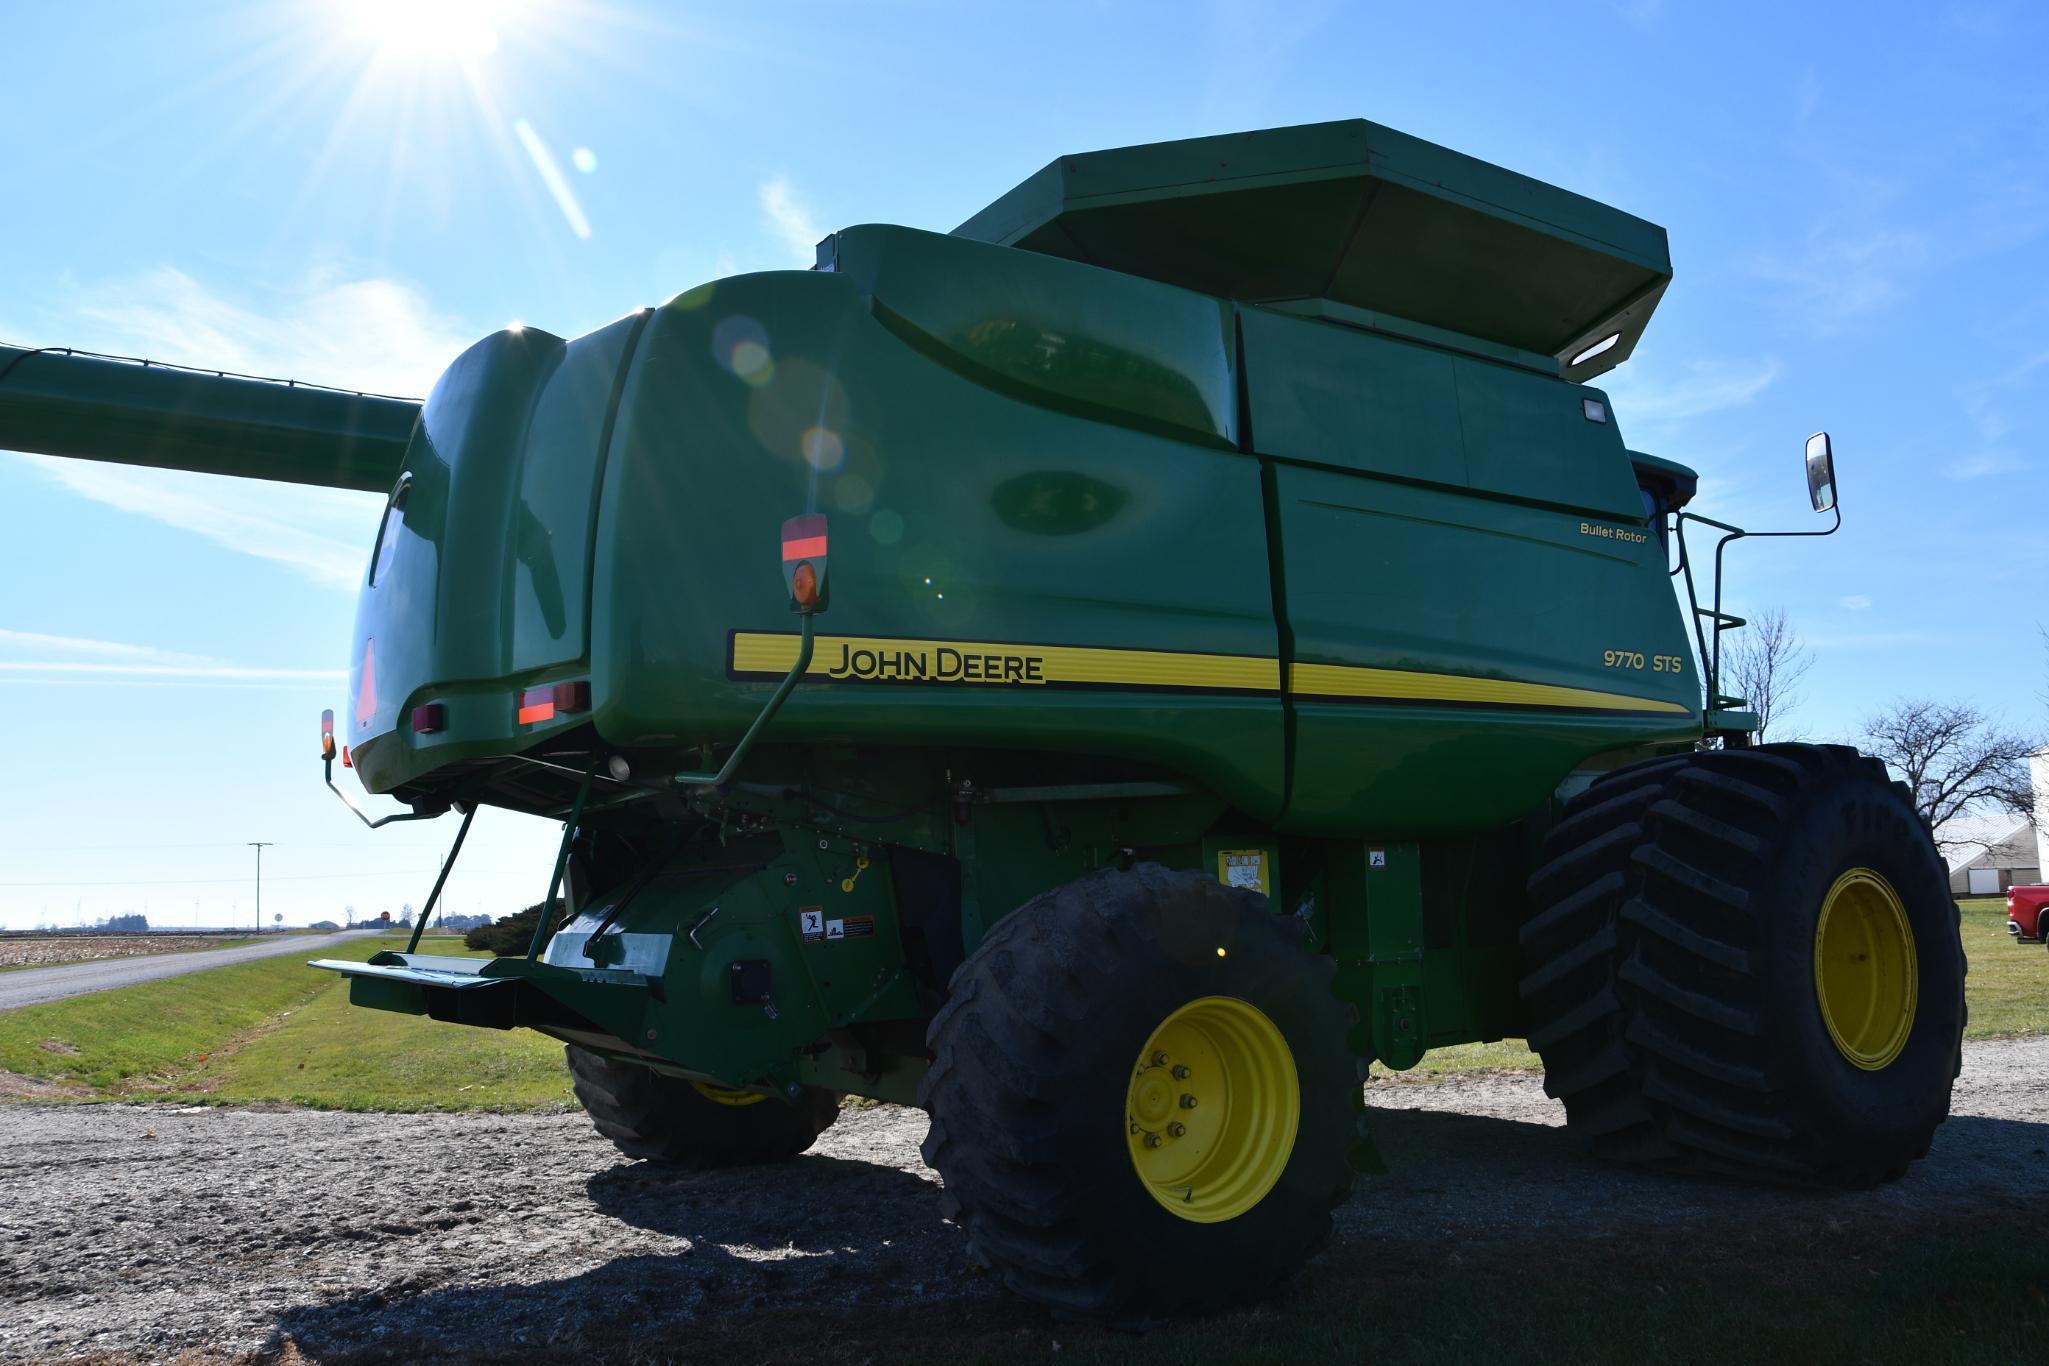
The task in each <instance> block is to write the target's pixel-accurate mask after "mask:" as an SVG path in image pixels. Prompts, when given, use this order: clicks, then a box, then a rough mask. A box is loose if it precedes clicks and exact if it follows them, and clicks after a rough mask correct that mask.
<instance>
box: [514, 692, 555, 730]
mask: <svg viewBox="0 0 2049 1366" xmlns="http://www.w3.org/2000/svg"><path fill="white" fill-rule="evenodd" d="M554 719H555V690H554V689H553V688H528V689H527V690H526V691H525V692H523V693H521V694H520V695H519V724H521V725H522V726H531V725H532V724H534V722H536V721H552V720H554Z"/></svg>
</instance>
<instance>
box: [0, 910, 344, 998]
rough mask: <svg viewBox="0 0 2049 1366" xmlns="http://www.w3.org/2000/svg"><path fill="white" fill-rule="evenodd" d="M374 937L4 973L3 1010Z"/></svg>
mask: <svg viewBox="0 0 2049 1366" xmlns="http://www.w3.org/2000/svg"><path fill="white" fill-rule="evenodd" d="M374 933H376V931H374V930H344V931H342V932H341V933H339V934H317V935H307V934H281V935H279V936H278V937H277V938H276V939H274V940H271V941H269V942H267V943H262V944H245V945H243V946H242V947H241V948H239V949H195V950H190V951H187V952H182V953H157V954H149V955H145V956H142V957H134V958H102V959H99V960H96V961H92V962H84V963H62V964H59V965H57V966H55V967H36V968H22V969H21V970H20V971H18V972H0V1010H12V1009H14V1008H15V1007H16V1006H33V1005H40V1004H42V1003H43V1002H44V1001H61V1000H63V999H64V998H65V997H67V996H83V995H84V994H85V993H86V992H89V991H105V990H107V989H108V988H109V987H126V986H133V985H134V984H135V983H137V982H153V981H156V980H157V979H158V978H160V977H183V976H184V975H185V974H186V973H188V972H204V971H206V970H207V969H208V968H225V967H229V966H231V965H233V964H235V963H247V962H250V961H251V960H253V959H257V958H275V957H277V956H278V955H279V954H284V953H304V954H305V955H307V956H308V957H313V956H315V955H317V954H318V953H319V952H320V951H321V950H322V949H331V948H334V947H335V946H336V945H338V944H346V943H348V942H349V941H350V940H352V939H360V938H361V937H362V936H364V935H366V934H374Z"/></svg>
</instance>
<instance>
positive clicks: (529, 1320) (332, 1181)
mask: <svg viewBox="0 0 2049 1366" xmlns="http://www.w3.org/2000/svg"><path fill="white" fill-rule="evenodd" d="M2045 1075H2049V1039H2027V1040H2013V1041H2003V1042H1989V1043H1981V1044H1974V1045H1971V1046H1969V1048H1968V1051H1967V1056H1966V1063H1965V1068H1964V1074H1963V1077H1962V1080H1961V1082H1960V1083H1959V1087H1958V1090H1957V1094H1956V1106H1955V1115H1954V1117H1953V1118H1952V1119H1951V1120H1950V1122H1949V1123H1948V1124H1947V1125H1945V1126H1944V1127H1943V1129H1942V1131H1941V1133H1940V1134H1939V1135H1938V1138H1937V1141H1936V1146H1935V1150H1934V1153H1933V1155H1932V1156H1931V1157H1930V1158H1929V1160H1927V1161H1926V1162H1923V1163H1921V1164H1919V1165H1918V1166H1917V1167H1916V1168H1915V1169H1914V1170H1913V1171H1912V1172H1911V1173H1910V1174H1909V1176H1908V1177H1907V1178H1906V1179H1905V1180H1903V1181H1901V1182H1899V1183H1897V1184H1895V1185H1893V1186H1890V1187H1886V1188H1884V1189H1881V1190H1878V1191H1874V1192H1864V1193H1843V1194H1804V1193H1788V1192H1785V1191H1780V1190H1770V1189H1758V1188H1752V1187H1743V1186H1734V1185H1727V1184H1722V1183H1717V1182H1707V1181H1686V1180H1678V1179H1674V1178H1669V1177H1661V1176H1656V1175H1648V1174H1641V1173H1635V1172H1631V1171H1626V1170H1618V1169H1615V1168H1611V1167H1609V1166H1607V1165H1605V1164H1600V1163H1596V1162H1594V1161H1592V1160H1591V1159H1589V1158H1586V1157H1584V1156H1582V1155H1581V1154H1580V1153H1579V1151H1578V1149H1577V1147H1576V1145H1575V1144H1573V1143H1572V1142H1571V1141H1569V1140H1568V1139H1567V1137H1566V1136H1565V1134H1564V1133H1563V1131H1562V1130H1561V1129H1560V1128H1559V1127H1558V1126H1559V1125H1560V1123H1561V1122H1562V1116H1561V1114H1560V1112H1559V1109H1558V1107H1557V1106H1556V1105H1555V1104H1554V1103H1553V1102H1551V1101H1549V1100H1548V1099H1546V1098H1545V1097H1544V1095H1543V1093H1542V1091H1541V1089H1540V1088H1539V1085H1538V1083H1537V1081H1536V1080H1535V1079H1534V1078H1532V1077H1529V1076H1505V1075H1483V1076H1476V1077H1469V1078H1466V1079H1463V1080H1456V1081H1452V1082H1447V1083H1445V1084H1443V1085H1437V1086H1419V1085H1401V1084H1385V1083H1382V1084H1377V1085H1375V1086H1374V1087H1373V1088H1372V1090H1371V1094H1370V1099H1371V1101H1372V1103H1373V1105H1374V1106H1375V1107H1376V1109H1377V1111H1378V1117H1377V1120H1376V1124H1377V1136H1378V1139H1379V1142H1380V1145H1381V1147H1382V1150H1383V1151H1384V1152H1385V1154H1386V1156H1387V1158H1388V1160H1389V1162H1390V1163H1391V1164H1392V1166H1393V1168H1394V1173H1393V1174H1392V1175H1390V1176H1386V1177H1369V1178H1362V1179H1361V1181H1360V1184H1359V1188H1358V1191H1357V1193H1356V1194H1355V1195H1354V1197H1353V1199H1352V1200H1351V1202H1350V1203H1349V1204H1348V1205H1347V1206H1346V1207H1345V1208H1344V1209H1343V1210H1342V1211H1341V1213H1340V1218H1339V1227H1338V1239H1337V1245H1336V1247H1335V1248H1334V1250H1333V1251H1332V1253H1330V1254H1327V1256H1326V1258H1325V1259H1324V1260H1323V1261H1321V1262H1319V1263H1316V1264H1312V1266H1311V1268H1310V1269H1309V1271H1308V1273H1307V1276H1306V1277H1305V1281H1306V1282H1309V1283H1311V1284H1312V1287H1313V1283H1314V1282H1315V1280H1316V1278H1318V1277H1319V1276H1331V1275H1338V1274H1351V1273H1349V1272H1340V1271H1334V1270H1333V1269H1332V1263H1333V1262H1334V1261H1335V1262H1338V1263H1343V1262H1344V1260H1345V1258H1346V1257H1347V1256H1352V1257H1354V1259H1356V1256H1357V1254H1358V1252H1359V1250H1360V1249H1362V1248H1364V1249H1372V1250H1374V1252H1375V1255H1379V1252H1380V1250H1381V1249H1383V1248H1393V1249H1398V1250H1399V1249H1416V1248H1421V1247H1424V1246H1426V1245H1427V1247H1429V1248H1430V1249H1433V1250H1432V1251H1430V1252H1429V1253H1428V1254H1427V1255H1429V1256H1431V1257H1434V1258H1435V1259H1436V1261H1437V1262H1440V1263H1441V1262H1442V1261H1443V1260H1444V1258H1445V1256H1446V1251H1447V1249H1457V1250H1458V1251H1453V1252H1451V1254H1450V1256H1451V1261H1452V1262H1453V1263H1456V1262H1458V1261H1459V1259H1460V1256H1461V1254H1463V1255H1466V1256H1482V1255H1484V1254H1485V1251H1486V1249H1488V1248H1489V1247H1493V1246H1500V1245H1504V1244H1509V1243H1515V1242H1519V1241H1530V1240H1532V1239H1540V1240H1542V1241H1543V1242H1544V1244H1545V1245H1546V1246H1547V1247H1550V1246H1559V1245H1564V1244H1566V1243H1569V1242H1570V1241H1571V1240H1574V1239H1581V1240H1584V1239H1600V1240H1609V1239H1614V1238H1616V1237H1618V1236H1621V1235H1627V1236H1628V1237H1630V1238H1632V1239H1637V1240H1641V1241H1643V1243H1644V1244H1645V1246H1646V1249H1647V1255H1652V1254H1651V1253H1650V1252H1649V1251H1648V1249H1651V1248H1654V1247H1656V1246H1657V1245H1660V1244H1673V1245H1675V1246H1682V1247H1684V1248H1686V1249H1688V1251H1687V1253H1686V1254H1685V1255H1688V1256H1694V1257H1698V1256H1701V1255H1706V1254H1705V1252H1704V1249H1705V1247H1706V1246H1708V1245H1711V1244H1712V1245H1717V1246H1719V1247H1721V1248H1724V1249H1727V1248H1728V1247H1730V1246H1731V1245H1732V1244H1734V1245H1739V1246H1740V1245H1743V1244H1744V1242H1745V1240H1756V1239H1761V1238H1764V1237H1765V1236H1766V1235H1767V1234H1769V1233H1770V1232H1771V1231H1773V1230H1779V1231H1781V1232H1783V1233H1785V1235H1786V1236H1788V1237H1791V1238H1794V1239H1797V1240H1808V1239H1810V1238H1811V1236H1812V1235H1813V1234H1814V1233H1815V1232H1816V1231H1819V1230H1823V1229H1834V1230H1837V1231H1840V1230H1842V1229H1844V1228H1846V1227H1848V1228H1863V1227H1867V1226H1870V1227H1878V1226H1880V1225H1883V1226H1885V1227H1888V1228H1892V1229H1895V1230H1897V1229H1901V1228H1905V1229H1907V1230H1908V1231H1909V1232H1910V1233H1911V1231H1912V1230H1913V1229H1915V1228H1918V1227H1920V1226H1922V1225H1923V1224H1924V1223H1925V1224H1927V1225H1928V1226H1930V1227H1933V1226H1934V1225H1936V1224H1939V1223H1946V1224H1948V1225H1954V1224H1955V1222H1956V1221H1957V1220H1959V1219H1962V1220H1966V1221H1968V1220H1970V1219H1972V1218H1973V1217H1976V1216H1978V1215H1984V1216H1986V1217H1992V1216H1997V1217H2000V1218H2006V1219H2009V1220H2010V1219H2011V1218H2013V1217H2014V1216H2015V1212H2016V1211H2017V1210H2018V1211H2021V1212H2022V1213H2023V1215H2024V1216H2025V1217H2027V1218H2031V1219H2038V1220H2039V1218H2041V1217H2043V1216H2044V1215H2049V1204H2045V1203H2043V1200H2044V1195H2045V1190H2044V1187H2043V1184H2042V1181H2041V1172H2042V1171H2043V1170H2044V1169H2045V1167H2049V1086H2045V1085H2044V1084H2043V1082H2042V1078H2043V1077H2044V1076H2045ZM924 1127H925V1125H924V1116H923V1115H922V1114H919V1113H917V1112H915V1111H909V1110H901V1109H895V1108H890V1107H883V1108H879V1109H872V1110H865V1111H849V1112H848V1113H847V1114H846V1115H844V1116H843V1117H842V1118H841V1120H840V1122H839V1123H838V1124H837V1125H836V1126H835V1127H834V1128H833V1129H832V1130H830V1131H829V1132H828V1133H827V1134H826V1135H825V1136H824V1138H823V1139H822V1140H821V1142H820V1144H819V1146H818V1149H817V1151H816V1152H815V1153H814V1154H813V1155H811V1156H807V1157H806V1158H803V1159H801V1160H800V1161H798V1162H796V1163H793V1164H790V1165H787V1166H783V1167H777V1168H769V1169H756V1170H754V1171H751V1172H736V1173H719V1174H711V1175H700V1176H687V1175H670V1174H666V1173H663V1172H661V1171H659V1170H656V1169H653V1168H649V1167H645V1166H642V1165H640V1164H637V1163H630V1162H626V1161H623V1160H621V1159H620V1158H619V1157H618V1156H617V1154H616V1153H615V1152H614V1151H613V1150H612V1149H611V1148H610V1147H609V1146H608V1145H607V1144H605V1143H604V1142H603V1141H602V1140H600V1139H599V1138H597V1137H596V1135H595V1134H593V1133H592V1132H591V1130H590V1128H589V1126H588V1124H587V1123H586V1122H585V1120H584V1119H583V1117H582V1116H580V1115H565V1116H493V1115H412V1116H384V1115H350V1114H333V1113H318V1112H313V1111H298V1110H277V1109H273V1110H267V1111H259V1110H217V1109H170V1108H167V1107H143V1106H97V1105H95V1106H47V1105H37V1104H32V1103H19V1102H17V1103H13V1104H0V1170H5V1171H6V1173H7V1177H6V1199H5V1200H4V1201H0V1359H9V1360H12V1359H32V1360H44V1359H52V1358H57V1359H62V1358H65V1357H87V1358H90V1359H92V1360H96V1361H106V1360H122V1359H127V1358H129V1357H131V1356H132V1357H135V1358H140V1359H145V1360H161V1359H167V1358H172V1357H177V1356H179V1355H180V1354H181V1353H186V1352H196V1353H199V1354H200V1355H199V1357H198V1358H197V1359H200V1360H214V1359H219V1358H234V1357H236V1356H238V1355H241V1354H246V1353H258V1354H261V1355H262V1356H263V1357H265V1358H268V1359H276V1358H277V1357H279V1356H282V1357H284V1358H285V1359H288V1360H319V1361H334V1360H377V1359H403V1360H466V1359H474V1358H486V1359H504V1358H508V1357H511V1358H520V1357H533V1358H536V1359H539V1358H542V1357H548V1356H553V1355H555V1354H558V1353H598V1354H606V1355H611V1354H616V1353H620V1352H622V1350H623V1351H625V1353H626V1354H627V1355H629V1356H630V1357H632V1358H633V1359H640V1360H662V1359H671V1358H682V1359H700V1358H701V1357H705V1356H711V1357H719V1358H722V1359H725V1360H752V1359H763V1358H765V1357H770V1356H774V1355H775V1354H774V1352H773V1351H771V1350H770V1348H768V1347H767V1346H762V1347H760V1348H759V1350H758V1351H753V1352H750V1351H749V1350H746V1349H745V1348H741V1347H736V1343H735V1340H734V1339H733V1338H732V1336H731V1334H732V1332H733V1331H734V1330H733V1327H732V1326H733V1325H734V1324H748V1323H756V1322H759V1321H761V1320H763V1319H772V1320H773V1321H774V1322H775V1323H776V1324H777V1325H779V1327H778V1329H777V1331H778V1332H781V1331H784V1330H785V1329H790V1328H794V1327H799V1326H800V1325H798V1324H795V1323H793V1322H792V1320H793V1319H796V1320H802V1319H804V1318H805V1316H811V1317H816V1316H819V1315H826V1316H835V1315H836V1316H839V1317H841V1318H843V1319H845V1320H846V1321H848V1322H850V1323H859V1324H866V1325H870V1327H869V1328H868V1329H866V1330H864V1331H868V1332H883V1331H884V1330H886V1329H887V1328H888V1327H889V1326H890V1325H891V1324H892V1323H893V1322H899V1321H901V1322H915V1321H916V1318H917V1315H919V1314H921V1313H923V1314H927V1316H928V1317H929V1315H930V1314H931V1313H932V1312H939V1313H942V1314H946V1313H950V1314H951V1315H952V1316H953V1317H955V1318H958V1317H959V1315H960V1314H961V1313H962V1312H963V1311H965V1310H966V1309H967V1305H966V1304H962V1303H961V1302H962V1301H968V1302H971V1303H974V1304H976V1305H978V1306H979V1307H977V1308H975V1309H974V1310H973V1314H972V1321H973V1322H974V1323H976V1324H977V1325H986V1324H992V1323H993V1324H1016V1325H1018V1327H1016V1328H1015V1329H1014V1330H999V1331H1014V1333H1027V1334H1028V1333H1032V1332H1038V1331H1043V1329H1044V1327H1045V1325H1046V1322H1047V1321H1046V1319H1045V1316H1044V1315H1043V1314H1040V1313H1038V1312H1037V1311H1036V1310H1032V1309H1030V1308H1029V1307H1026V1306H1021V1305H1018V1304H1017V1303H1016V1302H1015V1301H1012V1300H1010V1299H1009V1298H1008V1297H1007V1296H1004V1295H1001V1294H1000V1293H999V1292H997V1291H996V1290H995V1289H993V1288H992V1287H991V1286H990V1285H989V1283H988V1281H987V1280H986V1278H984V1277H981V1276H979V1275H976V1274H973V1273H971V1272H970V1271H969V1270H968V1269H967V1267H966V1266H965V1264H964V1261H963V1256H962V1243H961V1239H960V1237H959V1235H958V1233H957V1232H956V1231H955V1230H954V1229H953V1227H952V1226H951V1225H948V1224H946V1223H943V1222H942V1221H941V1220H940V1219H939V1216H938V1212H937V1203H936V1201H935V1199H934V1192H935V1180H936V1178H935V1177H934V1176H933V1174H932V1173H931V1172H930V1171H929V1170H928V1169H926V1168H925V1166H924V1165H923V1164H922V1163H921V1162H920V1161H919V1159H918V1152H917V1144H918V1141H919V1139H920V1138H921V1137H922V1136H923V1133H924ZM2035 1211H2039V1213H2036V1212H2035ZM1612 1245H1613V1244H1612V1243H1611V1244H1610V1246H1612ZM1347 1249H1351V1251H1350V1252H1349V1253H1348V1251H1347ZM1404 1255H1406V1253H1405V1254H1404ZM1419 1255H1421V1254H1419ZM1714 1255H1722V1256H1726V1255H1731V1254H1729V1253H1728V1252H1726V1251H1724V1252H1721V1253H1717V1254H1714ZM1433 1264H1434V1263H1433ZM1991 1270H1992V1269H1991V1268H1988V1271H1991ZM1447 1274H1452V1273H1449V1272H1448V1273H1447ZM949 1303H951V1304H954V1305H959V1306H960V1308H959V1309H955V1310H947V1309H946V1308H945V1306H946V1305H947V1304H949ZM884 1310H886V1311H888V1312H884V1313H878V1312H877V1311H884ZM835 1331H837V1330H835ZM747 1341H748V1342H749V1343H765V1342H767V1341H769V1339H763V1338H749V1339H747ZM832 1341H834V1342H837V1341H839V1339H837V1338H833V1339H832ZM887 1341H888V1339H887V1338H886V1337H885V1338H878V1339H876V1340H875V1341H874V1342H872V1343H870V1344H868V1348H869V1349H873V1350H875V1351H879V1352H880V1353H881V1355H880V1356H876V1357H875V1358H874V1359H877V1360H881V1359H886V1358H887V1357H888V1356H889V1355H890V1353H889V1351H888V1349H887V1347H885V1346H884V1345H883V1344H884V1343H886V1342H887ZM621 1344H631V1346H630V1347H628V1348H623V1349H622V1346H621ZM849 1351H850V1352H851V1353H852V1354H851V1355H848V1356H845V1357H844V1358H842V1357H840V1356H839V1355H838V1354H836V1353H835V1354H832V1359H834V1360H839V1359H846V1360H862V1359H864V1357H866V1356H867V1355H868V1350H867V1349H863V1348H862V1347H861V1345H860V1344H859V1343H853V1344H849ZM776 1359H782V1358H780V1357H777V1358H776Z"/></svg>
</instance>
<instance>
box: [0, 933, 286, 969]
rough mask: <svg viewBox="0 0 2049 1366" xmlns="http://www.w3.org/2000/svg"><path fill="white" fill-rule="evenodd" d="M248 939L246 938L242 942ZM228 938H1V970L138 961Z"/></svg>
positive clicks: (206, 946)
mask: <svg viewBox="0 0 2049 1366" xmlns="http://www.w3.org/2000/svg"><path fill="white" fill-rule="evenodd" d="M247 938H248V936H246V935H244V936H243V939H247ZM228 939H229V936H227V935H199V934H63V935H51V936H49V937H47V938H42V937H27V938H21V939H15V938H5V939H0V968H46V967H50V966H52V965H54V964H57V963H91V962H96V961H98V960H99V959H102V958H135V957H139V956H141V955H142V954H146V953H177V952H178V951H180V950H181V949H211V948H217V947H219V946H220V945H222V944H225V943H227V942H228ZM235 942H237V943H240V942H242V940H236V941H235Z"/></svg>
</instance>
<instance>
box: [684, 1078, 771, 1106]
mask: <svg viewBox="0 0 2049 1366" xmlns="http://www.w3.org/2000/svg"><path fill="white" fill-rule="evenodd" d="M690 1085H691V1088H692V1089H693V1090H695V1091H696V1092H697V1094H698V1095H700V1096H703V1097H704V1098H705V1099H706V1100H709V1101H716V1102H717V1103H718V1104H720V1105H755V1104H759V1103H760V1102H762V1101H764V1100H767V1099H768V1097H767V1096H764V1095H762V1094H761V1092H759V1091H736V1090H734V1089H733V1088H732V1087H730V1086H713V1085H711V1084H710V1083H708V1082H702V1081H693V1082H691V1083H690Z"/></svg>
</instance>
